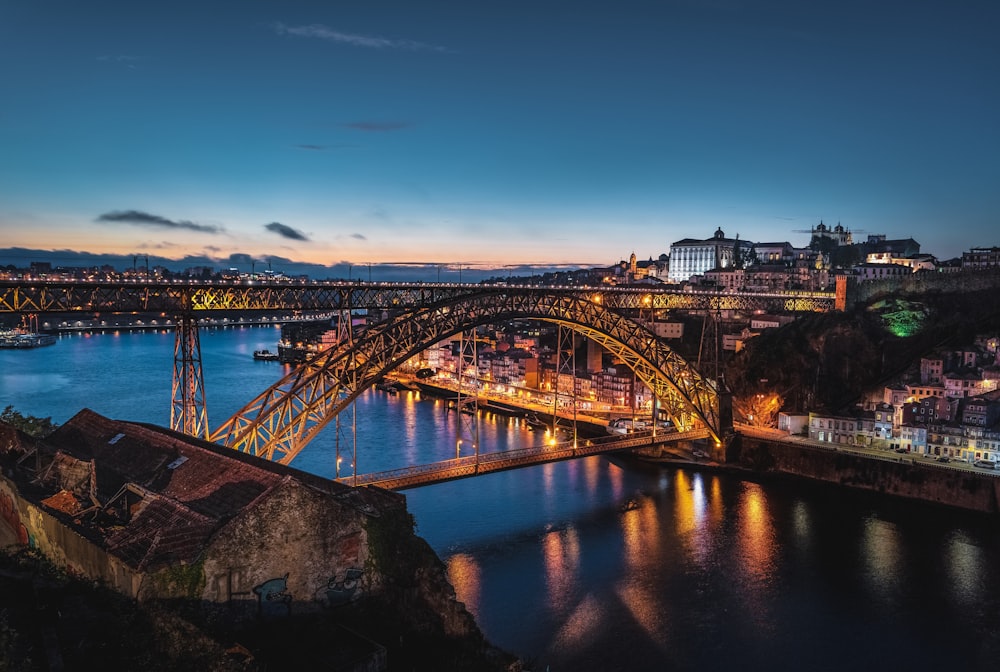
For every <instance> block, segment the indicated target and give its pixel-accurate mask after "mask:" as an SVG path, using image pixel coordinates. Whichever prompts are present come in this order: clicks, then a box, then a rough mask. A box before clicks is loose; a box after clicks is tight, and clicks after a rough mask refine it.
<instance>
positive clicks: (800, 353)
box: [725, 289, 1000, 411]
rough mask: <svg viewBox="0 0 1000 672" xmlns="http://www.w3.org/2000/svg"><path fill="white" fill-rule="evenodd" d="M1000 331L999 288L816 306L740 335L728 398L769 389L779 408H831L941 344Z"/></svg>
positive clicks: (728, 374) (963, 341)
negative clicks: (843, 309) (830, 309)
mask: <svg viewBox="0 0 1000 672" xmlns="http://www.w3.org/2000/svg"><path fill="white" fill-rule="evenodd" d="M996 331H1000V292H996V291H995V290H992V289H985V290H981V291H972V292H947V293H946V292H930V291H928V292H924V293H922V294H915V295H911V296H891V297H879V298H877V299H875V300H873V301H872V302H871V303H870V304H869V305H867V306H859V307H858V309H857V310H855V311H854V312H852V313H816V314H812V315H807V316H805V317H802V318H800V319H798V320H796V321H795V322H792V323H791V324H787V325H785V326H784V327H781V328H780V329H771V330H768V331H766V332H764V333H762V334H761V335H760V336H758V337H756V338H753V339H751V340H750V341H748V342H747V345H746V347H745V348H744V350H743V351H742V352H740V353H738V354H737V355H735V356H734V357H733V358H732V359H731V360H730V361H729V362H728V363H727V365H726V370H725V374H726V381H727V383H728V384H729V387H730V389H731V390H732V392H733V395H734V398H740V397H743V398H750V397H751V396H752V395H756V394H759V393H769V392H773V393H776V394H778V395H780V396H781V397H783V398H784V399H785V402H786V403H785V409H784V410H788V409H794V410H800V411H801V410H834V411H835V410H838V409H842V408H844V407H845V406H847V405H849V404H851V403H853V402H855V401H857V400H858V398H859V397H860V396H861V394H862V393H863V392H864V391H866V390H869V389H871V388H872V387H875V386H877V385H879V384H880V383H883V382H889V381H891V380H892V379H894V378H895V377H898V376H900V375H901V374H902V373H903V372H904V371H905V370H906V369H907V368H908V367H911V366H912V365H913V364H914V363H916V362H917V361H918V360H919V358H920V357H921V356H923V355H925V354H927V353H928V352H930V351H931V350H933V349H934V348H935V347H938V346H940V345H945V344H948V345H952V346H961V345H967V344H970V343H972V341H973V339H974V338H975V336H976V335H977V334H982V333H990V332H996Z"/></svg>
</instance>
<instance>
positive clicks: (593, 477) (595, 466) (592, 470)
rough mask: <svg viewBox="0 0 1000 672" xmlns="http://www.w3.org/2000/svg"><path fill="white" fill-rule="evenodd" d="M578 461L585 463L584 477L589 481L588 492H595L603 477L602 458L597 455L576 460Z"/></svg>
mask: <svg viewBox="0 0 1000 672" xmlns="http://www.w3.org/2000/svg"><path fill="white" fill-rule="evenodd" d="M576 461H577V462H581V463H583V477H584V480H585V481H586V482H587V493H588V494H593V493H595V492H597V483H598V481H599V480H600V478H601V462H602V460H600V459H598V458H596V457H589V458H586V459H583V460H576Z"/></svg>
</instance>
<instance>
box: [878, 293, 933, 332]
mask: <svg viewBox="0 0 1000 672" xmlns="http://www.w3.org/2000/svg"><path fill="white" fill-rule="evenodd" d="M868 310H869V311H871V312H873V313H875V314H877V315H879V316H880V317H881V319H882V323H883V324H884V325H885V328H886V329H887V330H888V331H889V333H890V334H892V335H893V336H897V337H899V338H908V337H910V336H915V335H917V333H918V332H919V331H920V330H921V329H922V328H923V326H924V323H925V322H926V320H927V314H928V310H927V308H926V307H925V306H924V305H923V304H920V303H917V302H914V301H907V300H905V299H899V298H892V299H882V300H880V301H876V302H875V303H873V304H872V305H871V306H869V307H868Z"/></svg>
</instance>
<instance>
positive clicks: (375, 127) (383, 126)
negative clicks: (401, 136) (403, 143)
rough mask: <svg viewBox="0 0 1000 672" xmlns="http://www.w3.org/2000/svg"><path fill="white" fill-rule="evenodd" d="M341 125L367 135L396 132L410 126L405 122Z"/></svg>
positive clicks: (356, 122)
mask: <svg viewBox="0 0 1000 672" xmlns="http://www.w3.org/2000/svg"><path fill="white" fill-rule="evenodd" d="M341 125H342V126H344V127H345V128H352V129H354V130H355V131H365V132H368V133H385V132H387V131H398V130H400V129H403V128H409V127H410V124H409V123H407V122H405V121H350V122H348V123H346V124H341Z"/></svg>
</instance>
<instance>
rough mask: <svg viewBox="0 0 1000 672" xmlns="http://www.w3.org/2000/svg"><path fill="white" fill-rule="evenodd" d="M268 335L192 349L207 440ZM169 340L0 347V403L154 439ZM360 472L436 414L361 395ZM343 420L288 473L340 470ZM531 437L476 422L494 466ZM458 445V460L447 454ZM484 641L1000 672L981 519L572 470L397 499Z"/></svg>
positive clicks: (260, 377)
mask: <svg viewBox="0 0 1000 672" xmlns="http://www.w3.org/2000/svg"><path fill="white" fill-rule="evenodd" d="M277 339H278V330H277V329H276V328H273V327H272V328H227V329H209V330H203V331H202V333H201V346H202V364H203V367H204V374H205V388H206V392H205V394H206V401H207V406H208V410H209V419H210V424H211V426H212V427H215V426H217V425H218V424H221V422H222V420H224V419H225V418H226V417H228V416H229V415H232V414H233V413H234V412H235V411H237V410H238V409H239V408H241V407H242V406H243V405H244V404H246V403H247V402H249V401H250V400H251V399H252V398H253V397H254V396H255V395H256V394H257V393H259V392H261V391H263V390H264V389H265V388H266V387H267V386H268V385H270V384H271V383H273V382H274V381H275V380H277V379H278V378H279V377H280V376H281V375H282V374H283V372H284V370H285V369H284V367H283V366H282V365H280V364H278V363H277V362H255V361H252V358H251V355H252V352H253V351H254V350H256V349H261V348H271V349H272V350H273V349H274V345H275V343H276V341H277ZM172 366H173V334H172V333H164V332H159V333H149V332H147V333H129V332H123V333H119V334H112V333H107V334H71V335H63V336H60V338H59V341H58V343H56V345H54V346H50V347H46V348H39V349H36V350H27V351H9V350H0V407H4V406H7V405H13V406H14V407H15V409H17V410H18V411H20V412H22V413H25V414H30V415H38V416H51V417H52V419H53V420H54V421H55V422H59V423H61V422H65V421H66V420H67V419H69V417H71V416H72V414H73V413H74V412H76V411H77V410H79V409H80V408H84V407H89V408H91V409H93V410H95V411H97V412H98V413H101V414H103V415H106V416H108V417H112V418H118V419H123V420H136V421H145V422H153V423H157V424H161V425H167V424H168V423H169V416H170V384H171V374H172ZM356 424H357V451H358V463H359V468H360V471H361V472H366V471H375V470H381V469H390V468H395V467H402V466H406V465H408V464H414V463H422V462H430V461H434V460H440V459H446V458H448V457H453V456H454V451H455V449H456V441H457V436H458V434H457V429H456V426H457V418H456V417H455V413H454V412H453V411H448V410H447V409H446V407H445V405H444V404H443V403H441V402H439V401H434V400H429V399H423V400H421V399H419V397H418V396H417V395H414V394H399V395H387V394H385V393H382V392H376V391H370V392H368V393H366V394H364V395H363V396H362V397H361V398H360V399H359V401H358V403H357V421H356ZM350 425H351V420H350V417H348V418H346V421H342V422H341V432H339V433H338V432H337V431H336V429H335V428H334V425H333V424H332V423H331V426H330V427H328V428H327V430H325V431H324V433H323V434H322V435H321V436H320V437H319V438H317V440H316V441H314V442H313V443H312V444H310V445H309V446H308V447H307V448H306V449H305V450H304V451H303V453H302V454H301V455H300V456H299V457H297V458H296V460H295V462H294V463H293V466H295V467H298V468H300V469H304V470H307V471H312V472H314V473H317V474H320V475H323V476H332V475H333V474H334V472H335V471H336V459H335V453H336V450H337V447H338V444H339V448H340V451H341V456H342V457H345V459H344V460H343V461H342V466H341V469H342V475H344V470H345V469H346V467H345V465H348V464H349V461H350V455H351V454H352V450H353V446H354V443H353V441H354V440H353V439H352V438H351V435H350V434H349V433H348V432H347V431H346V430H347V429H348V427H349V426H350ZM539 440H541V437H540V436H539V435H538V434H537V433H536V432H532V431H530V430H529V429H528V428H527V427H524V426H523V425H522V424H521V423H519V422H517V421H515V420H513V419H511V418H506V417H503V416H492V415H490V416H487V417H485V418H484V421H483V422H482V424H481V427H480V441H481V443H482V445H483V446H489V447H490V448H491V449H495V448H496V447H502V446H510V447H516V446H520V445H528V444H529V443H531V442H535V441H539ZM459 449H460V450H463V453H462V454H463V455H464V454H466V453H465V452H464V450H468V446H467V445H466V446H459ZM405 494H406V497H407V501H408V506H409V508H410V511H411V512H412V513H413V515H414V517H415V520H416V523H417V532H418V533H419V534H420V535H421V536H422V537H424V538H425V539H426V540H427V541H428V542H429V543H430V544H431V546H432V547H433V548H434V549H435V550H436V551H437V553H438V555H439V556H440V557H441V558H442V560H443V561H444V562H445V563H446V564H447V566H448V572H449V576H450V577H451V580H452V583H453V584H454V585H455V588H456V591H457V593H458V596H459V599H461V600H462V601H464V602H465V603H466V605H467V606H468V607H469V609H470V611H472V612H473V613H474V614H475V616H476V618H477V620H478V622H479V624H480V626H481V627H482V629H483V631H484V632H485V633H486V636H487V637H488V638H489V639H490V640H491V641H492V642H494V643H495V644H497V645H499V646H501V647H503V648H505V649H508V650H510V651H511V652H513V653H516V654H517V655H519V656H521V657H522V658H523V659H524V660H525V661H526V662H527V663H528V664H529V666H530V668H531V669H533V670H545V669H548V670H550V671H552V672H556V671H560V672H561V671H564V670H574V671H577V670H583V671H589V670H594V671H598V670H600V671H604V670H629V671H634V670H650V671H652V670H730V669H740V670H748V669H749V670H846V669H852V670H853V669H886V670H897V669H898V670H942V669H951V670H995V669H1000V535H998V534H997V532H998V525H997V520H995V519H994V518H990V517H986V516H981V515H973V514H968V513H964V512H959V511H951V510H947V509H942V508H938V507H933V506H929V505H924V504H918V503H909V502H898V501H891V500H886V499H882V498H879V497H876V496H873V495H864V494H858V493H855V492H846V491H842V490H839V489H837V488H834V487H831V486H823V485H818V484H812V483H803V482H752V481H744V480H741V479H738V478H736V477H734V476H732V475H729V474H725V473H716V472H712V471H707V470H705V471H698V470H685V469H673V468H659V467H648V466H646V467H643V466H641V465H636V464H631V463H622V462H618V461H612V460H609V459H606V458H599V457H593V458H585V459H581V460H576V461H569V462H562V463H558V464H550V465H544V466H539V467H533V468H527V469H521V470H517V471H509V472H503V473H497V474H491V475H487V476H481V477H478V478H474V479H467V480H462V481H454V482H451V483H444V484H439V485H434V486H429V487H425V488H420V489H415V490H408V491H406V492H405Z"/></svg>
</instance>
